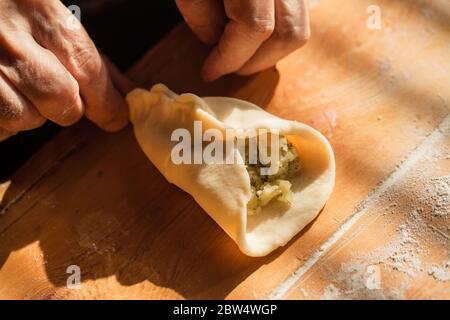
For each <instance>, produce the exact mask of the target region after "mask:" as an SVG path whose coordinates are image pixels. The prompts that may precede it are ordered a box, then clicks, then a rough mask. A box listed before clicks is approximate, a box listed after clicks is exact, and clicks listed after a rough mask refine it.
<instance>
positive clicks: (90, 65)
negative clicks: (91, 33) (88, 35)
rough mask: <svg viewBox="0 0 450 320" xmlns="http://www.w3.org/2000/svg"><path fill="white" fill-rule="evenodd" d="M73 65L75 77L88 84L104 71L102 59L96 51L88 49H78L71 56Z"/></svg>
mask: <svg viewBox="0 0 450 320" xmlns="http://www.w3.org/2000/svg"><path fill="white" fill-rule="evenodd" d="M73 59H74V60H75V61H74V62H73V63H74V65H75V67H74V69H75V73H76V74H75V75H74V76H75V78H76V79H78V81H79V82H80V83H82V84H83V85H89V84H90V83H91V82H92V81H95V80H97V79H98V78H99V77H100V76H101V75H102V72H103V71H104V67H103V61H102V58H101V57H100V55H99V54H98V53H97V52H92V51H91V50H90V49H86V50H79V51H78V52H76V54H75V55H74V58H73Z"/></svg>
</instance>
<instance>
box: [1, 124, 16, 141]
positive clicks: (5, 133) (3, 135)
mask: <svg viewBox="0 0 450 320" xmlns="http://www.w3.org/2000/svg"><path fill="white" fill-rule="evenodd" d="M14 135H16V133H15V132H9V131H8V130H5V129H3V128H1V127H0V141H5V140H6V139H8V138H10V137H12V136H14Z"/></svg>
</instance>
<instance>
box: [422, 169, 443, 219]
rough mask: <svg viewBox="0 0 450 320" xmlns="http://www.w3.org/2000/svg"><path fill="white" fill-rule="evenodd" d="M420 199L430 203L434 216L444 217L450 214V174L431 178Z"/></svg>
mask: <svg viewBox="0 0 450 320" xmlns="http://www.w3.org/2000/svg"><path fill="white" fill-rule="evenodd" d="M420 200H421V201H422V202H425V203H428V204H430V206H431V211H432V215H433V216H435V217H443V216H447V215H449V214H450V175H448V176H443V177H437V178H432V179H430V182H429V183H428V184H427V185H426V189H425V192H424V193H423V194H422V196H421V199H420Z"/></svg>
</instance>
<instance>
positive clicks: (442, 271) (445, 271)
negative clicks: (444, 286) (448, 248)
mask: <svg viewBox="0 0 450 320" xmlns="http://www.w3.org/2000/svg"><path fill="white" fill-rule="evenodd" d="M428 274H429V275H430V276H433V278H434V279H436V280H438V281H442V282H446V281H450V260H447V261H445V262H444V263H443V264H442V265H433V266H431V267H430V268H429V270H428Z"/></svg>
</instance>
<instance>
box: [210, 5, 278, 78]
mask: <svg viewBox="0 0 450 320" xmlns="http://www.w3.org/2000/svg"><path fill="white" fill-rule="evenodd" d="M225 11H226V13H227V16H228V17H229V18H230V20H231V21H230V22H229V23H228V24H227V25H226V27H225V30H224V33H223V35H222V37H221V38H220V41H219V44H218V45H217V47H215V48H214V49H213V51H212V52H211V54H210V55H209V57H208V58H207V59H206V61H205V64H204V66H203V70H202V74H203V78H204V79H205V80H207V81H212V80H215V79H217V78H219V77H221V76H223V75H225V74H228V73H232V72H235V71H237V70H239V69H240V68H241V67H242V66H243V65H244V64H245V63H246V62H247V60H249V59H250V57H251V56H253V54H254V53H255V52H256V50H257V49H258V48H259V47H260V45H261V44H262V43H263V42H264V41H265V40H266V39H267V38H269V37H270V35H271V34H272V32H273V30H274V27H275V5H274V1H273V0H248V1H238V0H225Z"/></svg>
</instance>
